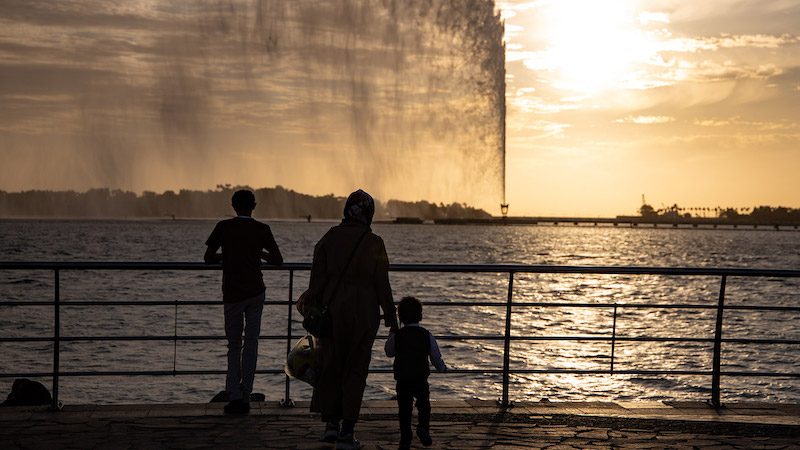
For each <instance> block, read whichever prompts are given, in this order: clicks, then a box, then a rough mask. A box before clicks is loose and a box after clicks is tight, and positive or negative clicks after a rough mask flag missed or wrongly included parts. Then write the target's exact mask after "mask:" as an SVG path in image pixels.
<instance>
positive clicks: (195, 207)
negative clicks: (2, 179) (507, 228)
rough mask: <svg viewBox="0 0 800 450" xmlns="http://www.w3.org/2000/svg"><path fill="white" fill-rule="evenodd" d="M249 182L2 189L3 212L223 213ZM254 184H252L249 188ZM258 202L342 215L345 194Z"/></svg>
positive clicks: (401, 209) (465, 210)
mask: <svg viewBox="0 0 800 450" xmlns="http://www.w3.org/2000/svg"><path fill="white" fill-rule="evenodd" d="M242 188H247V187H246V186H244V187H243V186H231V185H218V186H217V188H216V189H214V190H207V191H192V190H186V189H181V190H180V191H178V192H174V191H166V192H164V193H161V194H159V193H156V192H151V191H145V192H143V193H142V194H141V195H137V194H136V193H133V192H128V191H122V190H118V189H90V190H88V191H86V192H75V191H23V192H5V191H0V217H193V218H200V217H210V218H216V217H223V216H229V215H231V214H232V211H231V207H230V199H231V195H232V194H233V192H235V191H236V190H237V189H242ZM248 189H249V188H248ZM252 190H253V192H255V195H256V201H257V202H258V204H259V205H258V207H257V209H256V214H257V215H258V216H260V217H271V218H306V217H308V216H311V217H312V218H320V219H338V218H341V216H342V208H343V207H344V202H345V200H346V199H345V198H344V197H338V196H334V195H333V194H328V195H323V196H313V195H307V194H301V193H299V192H295V191H293V190H291V189H285V188H284V187H282V186H276V187H274V188H261V189H252ZM375 206H376V212H375V218H376V220H381V219H383V220H386V219H393V218H396V217H418V218H421V219H425V220H432V219H442V218H488V217H491V215H490V214H489V213H487V212H486V211H484V210H482V209H477V208H473V207H470V206H468V205H466V204H459V203H452V204H449V205H445V204H443V203H439V204H438V205H437V204H435V203H430V202H427V201H418V202H405V201H400V200H389V201H388V202H385V203H384V202H381V201H378V200H376V205H375Z"/></svg>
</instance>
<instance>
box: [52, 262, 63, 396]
mask: <svg viewBox="0 0 800 450" xmlns="http://www.w3.org/2000/svg"><path fill="white" fill-rule="evenodd" d="M60 278H61V274H60V272H59V270H58V269H55V270H54V271H53V404H52V405H51V406H50V407H51V409H52V410H53V411H58V410H60V409H61V408H60V405H59V401H58V375H59V372H60V369H59V366H60V358H61V305H60V300H61V279H60Z"/></svg>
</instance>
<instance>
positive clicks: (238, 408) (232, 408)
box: [224, 398, 250, 414]
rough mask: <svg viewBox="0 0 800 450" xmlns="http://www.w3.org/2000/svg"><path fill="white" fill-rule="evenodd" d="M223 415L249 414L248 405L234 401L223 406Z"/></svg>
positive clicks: (240, 401)
mask: <svg viewBox="0 0 800 450" xmlns="http://www.w3.org/2000/svg"><path fill="white" fill-rule="evenodd" d="M224 411H225V414H247V413H249V412H250V403H249V402H246V401H244V400H242V399H240V398H239V399H236V400H232V401H231V402H229V403H228V404H227V405H225V408H224Z"/></svg>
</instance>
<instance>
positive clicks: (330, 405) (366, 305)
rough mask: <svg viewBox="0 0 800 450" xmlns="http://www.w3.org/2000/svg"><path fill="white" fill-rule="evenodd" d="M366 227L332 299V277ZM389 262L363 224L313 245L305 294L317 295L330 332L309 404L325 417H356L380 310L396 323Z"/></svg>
mask: <svg viewBox="0 0 800 450" xmlns="http://www.w3.org/2000/svg"><path fill="white" fill-rule="evenodd" d="M365 231H366V232H367V234H366V235H365V236H364V239H363V240H362V242H361V243H360V245H359V246H358V249H357V250H356V253H355V254H353V259H352V261H351V262H350V265H349V267H348V268H347V272H346V273H345V274H344V278H342V280H341V282H340V284H339V287H338V289H337V290H336V296H335V298H331V295H332V293H333V290H334V287H335V285H336V280H337V279H338V278H339V277H341V276H342V270H343V269H344V268H345V265H346V264H347V260H348V258H349V257H350V254H351V253H352V252H353V248H355V246H356V243H357V242H358V239H359V238H360V237H361V235H362V234H363V233H364V232H365ZM388 266H389V259H388V257H387V255H386V247H385V246H384V244H383V239H381V238H380V237H379V236H377V235H375V234H373V233H372V232H371V231H368V227H366V226H364V225H360V224H355V223H343V224H342V225H338V226H335V227H333V228H331V229H330V230H329V231H328V232H327V233H326V234H325V236H323V237H322V239H320V241H319V242H318V243H317V245H316V246H315V247H314V262H313V264H312V268H311V280H310V282H309V288H308V293H309V294H310V295H309V298H319V297H317V296H318V295H319V294H320V293H322V298H323V299H324V301H326V302H329V310H330V313H331V317H332V319H333V336H331V337H328V338H323V339H321V340H320V366H321V372H320V378H319V381H318V382H317V386H316V389H315V390H314V395H313V398H312V402H311V410H312V411H314V412H320V413H321V414H322V419H323V420H324V421H333V420H339V419H344V420H348V421H352V422H355V421H357V420H358V415H359V412H360V410H361V399H362V397H363V395H364V387H365V386H366V382H367V374H368V370H369V363H370V359H371V357H372V344H373V342H374V341H375V336H376V334H377V332H378V327H379V325H380V319H381V317H380V309H382V310H383V313H384V318H385V320H384V322H385V323H386V325H387V326H395V327H396V326H397V317H396V314H395V307H394V303H393V301H392V288H391V286H390V284H389V273H388Z"/></svg>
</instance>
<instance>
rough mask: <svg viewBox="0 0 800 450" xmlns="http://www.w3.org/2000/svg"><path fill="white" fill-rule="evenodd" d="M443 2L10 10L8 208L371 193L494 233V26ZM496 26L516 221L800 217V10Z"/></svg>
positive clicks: (727, 1) (618, 2)
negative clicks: (662, 213) (104, 198)
mask: <svg viewBox="0 0 800 450" xmlns="http://www.w3.org/2000/svg"><path fill="white" fill-rule="evenodd" d="M434 3H435V4H437V5H450V6H449V9H448V8H443V9H439V10H437V12H430V11H428V12H426V14H427V16H425V17H423V19H424V20H418V18H417V17H416V16H415V15H414V14H413V13H414V12H415V11H417V10H415V9H414V8H416V7H418V5H421V4H426V2H423V1H416V0H415V1H412V0H409V1H408V2H403V3H400V4H401V5H411V6H407V7H406V9H403V7H401V8H400V10H392V11H388V10H384V9H382V8H381V7H378V6H376V5H378V4H382V3H380V2H374V1H371V0H336V1H333V0H331V1H318V0H306V1H301V2H283V1H282V0H264V1H261V2H250V1H247V0H231V1H224V0H218V1H217V0H208V1H199V2H196V1H182V2H178V1H175V2H171V1H162V0H126V1H99V0H71V1H63V2H57V3H53V2H45V1H35V0H24V1H23V0H3V2H2V3H0V156H2V160H3V164H2V165H0V189H3V190H11V191H15V190H23V189H76V190H85V189H88V188H92V187H111V188H121V189H128V190H133V191H137V192H141V191H143V190H155V191H163V190H166V189H173V190H177V189H180V188H190V189H209V188H214V186H216V185H217V184H226V183H230V184H250V185H251V186H254V187H262V186H273V185H283V186H285V187H287V188H292V189H295V190H298V191H301V192H306V193H311V194H327V193H331V192H332V193H334V194H337V195H346V194H347V193H348V192H349V191H350V190H352V189H353V188H355V187H364V188H366V189H367V190H369V191H371V192H373V193H375V194H376V195H377V196H378V197H381V198H384V199H388V198H399V199H402V200H418V199H428V200H433V201H437V202H439V201H443V202H447V203H449V202H452V201H458V202H467V203H470V204H472V205H476V206H479V207H482V208H485V209H486V210H488V211H490V212H492V213H494V214H497V213H499V203H500V201H501V200H502V195H501V192H502V183H501V181H500V176H499V173H500V172H501V171H500V170H499V169H498V164H497V156H498V151H497V148H498V146H497V142H496V140H497V139H496V136H494V135H493V131H492V130H493V127H494V126H495V125H496V123H497V117H496V114H495V109H496V108H495V106H496V102H494V101H493V100H492V99H486V97H487V91H486V83H485V79H486V76H487V73H484V72H486V71H487V68H486V64H481V62H484V63H485V62H486V61H487V60H486V59H485V58H484V59H480V58H478V60H477V63H476V60H474V53H480V52H482V51H486V49H485V48H483V49H478V50H476V49H475V48H474V46H470V45H466V44H465V41H467V42H472V41H470V39H471V38H474V36H472V34H471V33H473V32H474V30H475V29H479V30H480V31H481V32H486V27H488V28H491V26H488V25H486V24H487V23H488V22H486V23H484V22H481V23H480V24H479V25H480V26H475V24H474V21H473V22H470V20H473V19H474V17H473V16H471V15H470V11H465V10H464V7H462V6H465V5H470V4H472V5H480V4H485V2H484V3H481V2H479V1H476V2H472V3H470V2H466V1H463V2H449V1H448V0H435V1H434ZM290 5H291V6H290ZM297 5H299V6H297ZM452 5H457V6H455V7H454V6H452ZM497 8H498V11H499V13H500V15H501V17H502V18H503V19H504V20H505V42H506V66H505V69H506V81H507V87H506V104H507V142H506V151H507V154H506V189H505V190H506V201H507V202H508V203H509V204H510V209H509V214H510V215H537V216H538V215H543V216H547V215H550V216H561V215H574V216H614V215H617V214H633V213H635V212H636V211H637V209H638V208H639V206H640V205H641V203H642V196H644V198H645V199H646V201H647V203H649V204H651V205H653V206H654V207H655V208H660V207H663V206H668V205H672V204H678V205H680V206H682V207H717V206H720V207H752V206H757V205H772V206H778V205H782V206H789V207H800V177H798V176H797V173H798V169H800V107H798V105H800V1H797V0H796V1H786V0H774V1H770V0H757V1H756V0H754V1H749V0H748V1H739V0H724V1H722V0H719V1H716V0H715V1H706V2H697V1H691V0H649V1H635V0H608V1H602V0H526V1H524V0H501V1H498V3H497ZM437 14H438V15H437ZM491 15H492V14H491V11H490V12H489V14H488V15H487V14H483V15H482V16H480V17H483V18H486V17H491ZM434 22H435V23H438V24H441V23H443V22H444V23H446V24H447V26H445V27H441V28H436V29H432V28H431V23H434ZM298 24H299V25H301V26H298ZM464 24H471V25H470V26H464ZM442 29H446V30H447V31H441V30H442ZM309 30H311V31H309ZM337 30H338V31H337ZM341 30H355V31H352V32H350V31H345V32H342V31H341ZM488 32H489V33H490V34H491V32H492V30H491V29H490V30H489V31H488ZM464 36H467V38H464ZM472 43H473V44H474V42H472ZM481 58H483V56H481ZM482 71H483V72H482ZM488 72H490V73H489V74H488V76H492V74H494V73H495V72H496V68H490V69H489V70H488ZM481 77H483V78H481ZM353 180H358V181H357V182H356V183H357V184H358V186H355V185H354V181H353Z"/></svg>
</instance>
